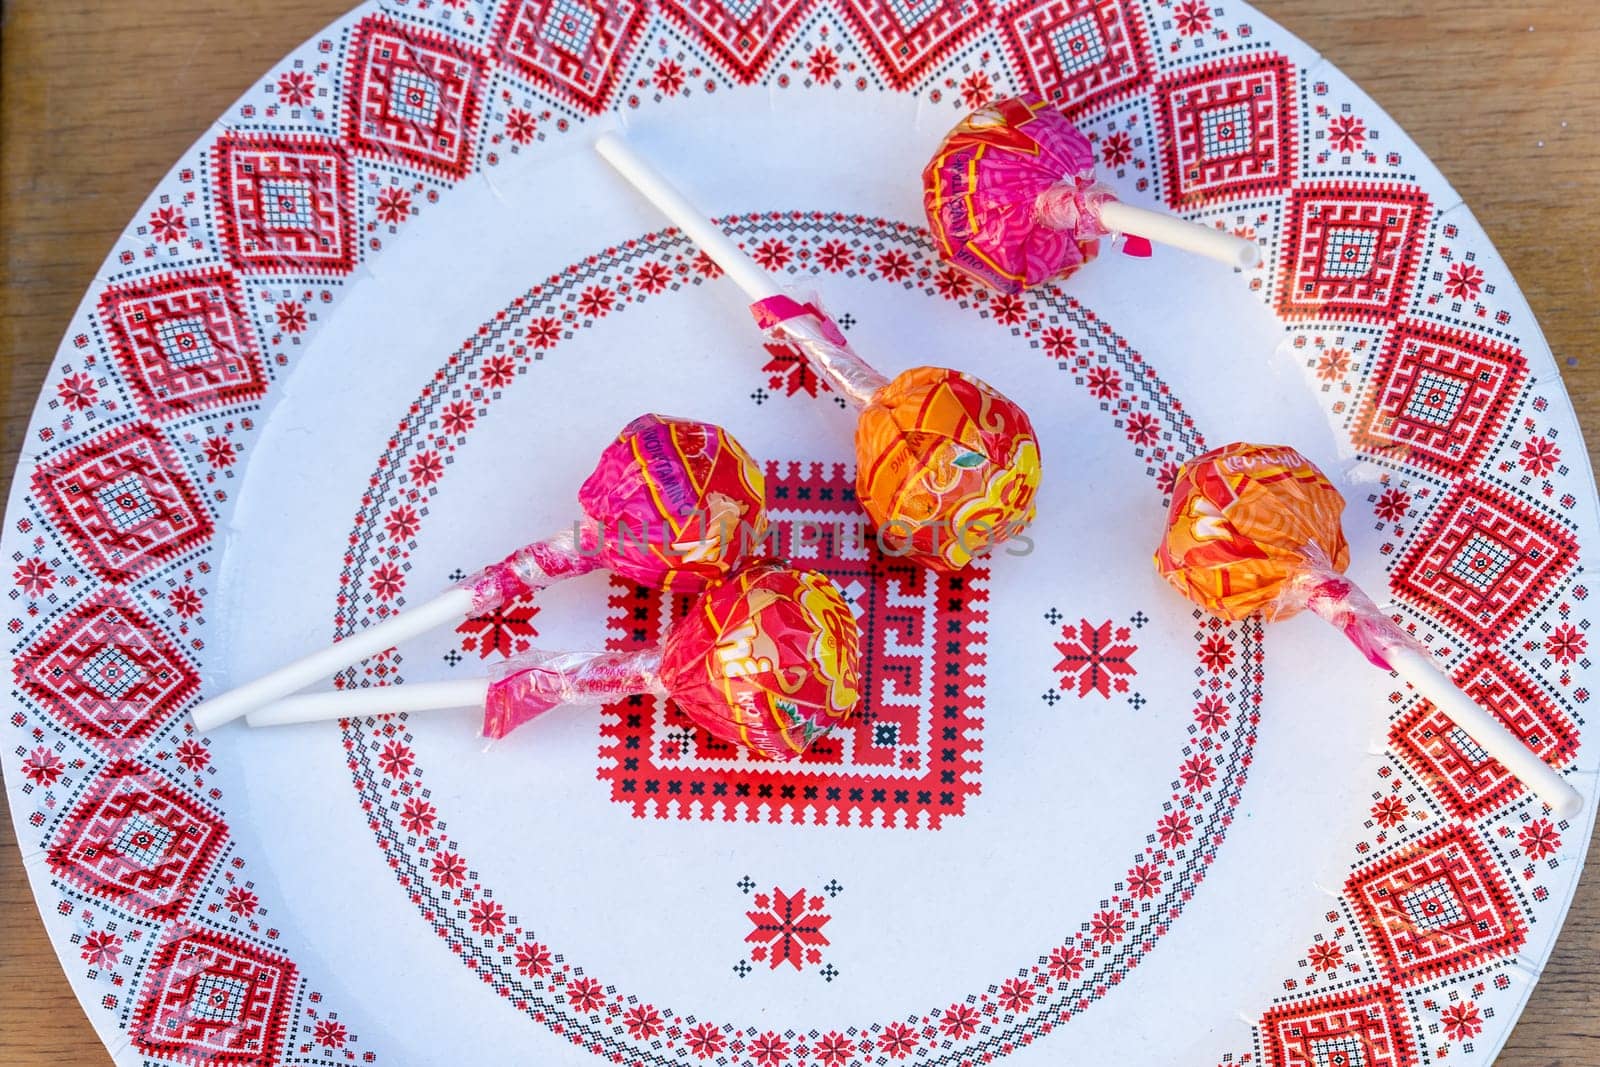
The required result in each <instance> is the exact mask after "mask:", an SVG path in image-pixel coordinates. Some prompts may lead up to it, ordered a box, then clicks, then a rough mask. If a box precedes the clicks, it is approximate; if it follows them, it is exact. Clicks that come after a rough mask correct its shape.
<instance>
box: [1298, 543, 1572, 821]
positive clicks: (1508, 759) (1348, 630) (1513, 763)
mask: <svg viewBox="0 0 1600 1067" xmlns="http://www.w3.org/2000/svg"><path fill="white" fill-rule="evenodd" d="M1308 580H1309V582H1310V583H1311V584H1310V586H1309V588H1308V589H1305V600H1304V604H1305V606H1306V607H1307V608H1309V609H1310V610H1311V611H1312V612H1313V613H1315V614H1316V615H1319V616H1321V617H1322V618H1323V619H1325V620H1326V621H1328V622H1330V623H1332V624H1333V625H1334V626H1335V627H1336V628H1338V629H1340V630H1342V631H1344V635H1345V636H1346V637H1348V638H1350V640H1351V641H1352V642H1353V643H1354V644H1355V646H1356V647H1357V648H1359V649H1361V651H1362V652H1363V653H1364V654H1365V655H1366V656H1367V658H1368V659H1370V660H1372V661H1373V662H1374V663H1376V664H1377V665H1378V666H1380V667H1388V668H1389V669H1390V670H1392V671H1394V672H1395V673H1396V674H1398V675H1399V676H1400V677H1401V678H1402V679H1404V680H1405V681H1407V682H1409V683H1410V684H1411V688H1413V689H1415V690H1416V691H1417V693H1418V694H1420V695H1421V696H1422V697H1424V698H1425V699H1427V700H1428V701H1429V702H1430V703H1431V704H1433V706H1434V707H1436V708H1438V709H1439V710H1440V711H1442V712H1444V714H1445V717H1446V718H1448V719H1449V720H1450V721H1451V722H1453V723H1455V724H1456V725H1457V726H1459V727H1460V728H1461V729H1462V730H1465V731H1466V732H1467V734H1468V736H1470V737H1471V738H1472V740H1473V741H1475V742H1476V743H1477V745H1478V747H1479V748H1481V749H1483V750H1484V752H1486V753H1488V754H1489V756H1490V757H1491V758H1492V759H1494V760H1495V761H1496V762H1497V763H1499V764H1500V766H1502V767H1504V768H1505V769H1506V770H1508V771H1510V772H1511V773H1512V774H1513V775H1515V776H1516V779H1517V780H1518V781H1519V782H1521V783H1522V784H1523V785H1524V786H1526V787H1527V788H1528V789H1529V790H1531V791H1532V792H1534V793H1535V794H1537V795H1538V797H1539V798H1540V799H1541V800H1543V801H1544V802H1545V803H1546V804H1548V805H1550V808H1551V810H1552V811H1554V812H1555V814H1556V815H1557V817H1559V818H1567V817H1568V816H1571V815H1574V814H1576V813H1577V812H1578V810H1579V809H1580V808H1582V807H1583V798H1582V797H1581V796H1579V795H1578V791H1577V790H1576V789H1574V788H1573V787H1572V784H1571V783H1570V782H1568V781H1567V780H1566V779H1565V778H1563V777H1561V775H1560V774H1559V773H1557V772H1556V770H1555V768H1553V767H1551V766H1550V765H1549V764H1548V763H1546V762H1545V761H1544V760H1543V759H1542V758H1541V757H1540V756H1539V754H1538V753H1537V752H1535V751H1533V750H1532V749H1531V748H1529V747H1528V746H1527V744H1526V743H1525V742H1524V741H1523V740H1522V738H1520V737H1518V736H1517V735H1516V734H1514V733H1512V732H1511V731H1510V730H1508V729H1506V728H1505V725H1504V724H1503V723H1502V722H1501V721H1500V720H1499V719H1497V718H1495V717H1494V716H1493V715H1492V714H1490V713H1489V712H1488V711H1486V710H1484V709H1483V708H1481V707H1479V706H1478V703H1477V701H1475V700H1473V699H1472V698H1471V697H1469V696H1468V695H1467V694H1466V693H1463V692H1462V691H1461V688H1460V687H1459V686H1457V685H1456V683H1455V682H1454V681H1452V680H1451V679H1450V678H1449V677H1448V676H1447V675H1445V674H1444V673H1443V672H1442V671H1440V670H1439V668H1438V667H1436V666H1434V663H1433V658H1432V657H1431V656H1429V655H1428V653H1427V652H1425V651H1423V650H1422V649H1421V648H1419V647H1418V646H1417V645H1416V643H1415V642H1413V641H1412V640H1411V639H1410V638H1409V637H1407V636H1406V633H1405V631H1403V630H1401V629H1400V627H1398V626H1396V625H1395V622H1394V620H1393V619H1391V618H1389V616H1387V615H1385V614H1384V613H1383V612H1382V611H1381V610H1379V608H1378V606H1377V605H1376V604H1374V603H1373V602H1372V598H1371V597H1369V596H1367V594H1366V593H1364V592H1362V590H1361V588H1360V587H1359V586H1357V585H1356V584H1355V583H1353V582H1351V581H1350V579H1348V578H1345V577H1343V576H1341V575H1338V574H1333V573H1330V572H1326V571H1324V572H1322V573H1320V574H1318V573H1316V572H1310V573H1309V574H1308Z"/></svg>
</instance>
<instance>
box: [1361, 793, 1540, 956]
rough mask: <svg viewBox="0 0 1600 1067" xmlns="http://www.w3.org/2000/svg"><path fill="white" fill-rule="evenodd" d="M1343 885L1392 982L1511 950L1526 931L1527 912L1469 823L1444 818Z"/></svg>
mask: <svg viewBox="0 0 1600 1067" xmlns="http://www.w3.org/2000/svg"><path fill="white" fill-rule="evenodd" d="M1345 890H1346V894H1347V896H1348V898H1349V900H1350V902H1351V903H1352V905H1353V906H1354V907H1355V909H1356V914H1357V916H1358V917H1359V918H1360V920H1361V926H1362V929H1363V930H1364V931H1365V932H1366V935H1367V940H1368V941H1370V942H1371V943H1372V946H1373V948H1374V949H1375V950H1376V951H1377V953H1378V957H1379V959H1380V960H1381V962H1382V967H1383V971H1384V974H1385V976H1386V977H1387V978H1388V979H1389V980H1390V981H1393V982H1395V983H1397V984H1410V983H1413V982H1421V981H1427V980H1431V979H1434V978H1440V977H1443V976H1445V975H1449V974H1454V973H1456V972H1458V971H1463V970H1467V969H1469V968H1473V967H1478V966H1480V965H1482V964H1484V963H1487V962H1489V961H1490V960H1496V959H1501V958H1503V957H1506V956H1510V955H1512V954H1514V953H1515V952H1516V951H1517V949H1518V948H1520V947H1521V946H1522V943H1523V941H1524V940H1526V938H1527V920H1526V919H1524V918H1523V915H1522V912H1521V911H1519V910H1518V909H1517V906H1516V904H1515V903H1513V901H1512V900H1511V896H1510V894H1509V893H1508V892H1507V891H1506V887H1505V883H1504V881H1503V880H1502V879H1501V877H1500V872H1499V871H1498V870H1496V868H1495V866H1494V861H1493V860H1492V859H1491V858H1490V856H1489V852H1488V850H1487V849H1486V848H1485V847H1484V844H1483V842H1481V841H1480V840H1478V837H1477V833H1476V831H1474V830H1473V829H1472V828H1471V827H1468V826H1462V825H1454V826H1447V827H1445V828H1444V829H1442V830H1439V831H1438V832H1436V833H1433V834H1430V835H1428V836H1427V837H1426V838H1424V839H1422V840H1421V841H1418V842H1417V843H1415V844H1413V845H1410V846H1408V847H1406V848H1403V849H1401V850H1400V851H1399V852H1397V853H1395V854H1394V855H1393V856H1390V857H1389V858H1388V859H1385V860H1383V861H1381V862H1379V863H1376V864H1374V865H1373V866H1371V867H1367V868H1365V869H1363V870H1359V871H1357V872H1356V873H1355V874H1353V875H1351V876H1350V881H1349V882H1348V883H1347V884H1346V886H1345Z"/></svg>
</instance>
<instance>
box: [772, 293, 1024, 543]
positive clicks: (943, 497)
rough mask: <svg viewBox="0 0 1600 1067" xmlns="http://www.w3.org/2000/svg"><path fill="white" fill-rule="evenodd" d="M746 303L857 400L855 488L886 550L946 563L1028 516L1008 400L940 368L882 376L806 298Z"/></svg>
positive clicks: (1008, 533) (1019, 424) (1020, 427)
mask: <svg viewBox="0 0 1600 1067" xmlns="http://www.w3.org/2000/svg"><path fill="white" fill-rule="evenodd" d="M751 311H752V313H753V314H754V315H755V318H756V322H757V324H758V325H760V326H761V327H762V329H763V332H765V333H766V335H767V337H768V339H769V340H771V341H774V342H780V343H789V344H793V345H795V346H796V347H798V348H800V349H801V351H802V352H804V354H805V356H806V358H807V359H808V360H809V361H810V362H811V365H812V366H813V367H815V368H816V370H817V373H818V375H819V376H821V377H822V378H823V380H825V381H827V382H828V384H829V386H830V387H832V388H834V389H835V390H836V391H838V392H839V393H840V394H841V395H842V396H844V397H845V398H846V399H847V400H849V401H850V402H852V403H853V404H854V405H855V406H856V407H857V408H858V409H859V410H860V419H859V421H858V422H857V423H856V442H855V443H856V495H857V498H858V499H859V500H860V501H861V506H862V508H863V509H864V510H865V511H866V513H867V515H868V517H870V518H871V519H872V521H873V523H874V524H875V525H876V526H877V527H878V531H879V535H880V537H881V538H882V540H883V542H884V544H885V546H886V547H887V548H888V549H889V551H890V552H894V553H899V554H902V555H907V556H910V557H912V558H914V559H916V560H917V561H918V562H920V563H922V564H923V565H924V566H928V567H933V568H935V569H937V570H945V571H956V570H960V569H961V568H962V567H965V566H966V565H967V564H968V563H969V562H970V561H971V560H972V558H973V557H974V556H975V555H979V554H981V553H983V552H985V551H987V550H989V549H990V548H991V547H993V546H994V545H997V544H999V543H1001V542H1003V541H1005V540H1006V539H1007V538H1009V537H1012V536H1015V535H1016V534H1017V533H1020V532H1021V530H1022V529H1023V528H1024V527H1025V526H1027V524H1028V523H1029V522H1031V521H1033V517H1034V510H1035V509H1034V497H1035V496H1036V495H1037V493H1038V489H1039V479H1040V465H1039V443H1038V439H1037V438H1036V437H1035V436H1034V431H1033V423H1032V422H1030V421H1029V420H1028V416H1027V413H1026V412H1024V411H1023V410H1022V409H1021V408H1020V407H1018V406H1017V405H1016V404H1014V403H1012V402H1011V401H1010V400H1008V399H1007V398H1006V397H1005V396H1003V395H1001V394H1000V393H999V392H997V391H996V390H995V389H993V388H992V387H991V386H989V385H988V384H987V383H985V382H983V381H981V380H979V379H978V378H975V377H973V376H971V375H969V374H963V373H961V372H960V371H954V370H947V369H944V368H940V367H913V368H911V369H910V370H907V371H903V372H902V373H900V374H898V375H896V376H895V377H894V379H893V380H892V381H891V380H887V379H885V378H884V377H883V376H882V375H880V374H878V373H877V372H875V371H873V370H872V369H871V368H870V367H868V366H867V365H866V363H865V362H864V361H862V359H861V357H859V356H857V355H856V354H855V352H854V351H853V350H852V349H851V348H850V344H849V342H848V341H846V340H845V337H844V334H843V333H842V332H841V331H840V330H839V327H838V326H837V324H835V323H834V321H833V320H832V319H831V318H829V317H828V314H827V313H826V312H825V311H823V310H822V308H821V305H820V303H819V302H818V301H817V300H816V299H814V298H813V299H811V300H808V301H807V302H806V303H803V304H802V303H800V302H799V301H797V300H795V299H794V298H793V297H790V296H786V295H780V296H775V297H771V298H769V299H766V300H762V301H758V302H757V303H755V304H753V305H751Z"/></svg>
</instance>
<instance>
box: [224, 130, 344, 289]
mask: <svg viewBox="0 0 1600 1067" xmlns="http://www.w3.org/2000/svg"><path fill="white" fill-rule="evenodd" d="M212 162H213V166H214V168H215V170H214V173H215V176H216V193H215V202H216V211H217V216H218V220H219V222H220V223H221V230H222V237H223V242H224V244H225V245H226V247H227V248H228V250H229V252H230V253H231V254H232V256H233V258H234V260H235V262H237V263H238V265H239V268H240V269H241V270H244V271H247V272H248V271H260V272H269V273H276V274H348V273H350V271H351V270H353V269H354V268H355V264H356V246H355V236H354V217H355V193H354V177H353V175H352V174H351V170H350V161H349V159H348V158H346V156H345V154H344V149H343V148H342V147H341V145H340V143H339V142H337V141H330V140H327V139H325V138H320V137H293V136H288V135H269V134H228V135H227V136H224V137H222V138H220V139H219V140H218V141H217V143H216V145H215V146H214V147H213V148H212Z"/></svg>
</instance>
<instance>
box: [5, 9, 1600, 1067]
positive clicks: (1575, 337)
mask: <svg viewBox="0 0 1600 1067" xmlns="http://www.w3.org/2000/svg"><path fill="white" fill-rule="evenodd" d="M0 2H4V12H5V21H4V23H3V26H0V34H3V50H4V52H3V60H4V68H3V73H0V108H3V121H0V129H3V131H4V148H3V155H4V161H3V164H0V166H3V184H0V190H3V199H4V202H3V204H0V241H4V244H5V255H4V256H0V292H3V293H4V305H3V307H0V352H3V353H4V355H3V357H0V404H3V405H4V407H3V416H0V417H3V442H0V457H3V458H0V463H3V467H0V483H5V484H9V482H10V478H11V470H12V466H13V464H14V463H15V459H16V455H17V451H18V449H19V447H20V445H21V441H22V435H23V433H24V431H25V429H26V425H27V420H28V415H29V412H30V410H31V409H32V407H33V403H34V399H35V397H36V396H37V394H38V390H39V383H40V381H41V379H42V378H43V376H44V372H45V368H46V367H47V366H48V365H49V363H50V360H51V358H52V357H53V355H54V353H55V350H56V345H57V344H58V343H59V342H60V339H61V333H62V330H63V329H64V328H65V325H66V323H67V320H68V317H69V316H70V315H71V313H72V311H73V308H74V307H75V306H76V304H77V302H78V300H79V299H80V298H81V297H82V295H83V292H84V290H85V288H86V287H87V286H88V284H89V282H90V280H91V279H92V278H93V277H94V273H95V269H96V268H97V267H98V266H99V264H100V261H101V259H102V258H104V256H105V254H106V250H107V248H108V247H109V246H110V244H111V242H112V239H113V237H114V236H115V235H116V234H118V233H120V232H121V229H122V227H123V226H124V225H125V224H126V223H127V222H128V220H129V218H130V217H131V216H132V214H133V211H134V209H135V208H136V207H137V206H138V205H139V203H140V201H141V200H142V199H143V198H144V196H145V195H146V194H148V192H149V191H150V189H152V188H153V187H154V186H155V184H156V182H157V181H158V180H159V179H160V178H161V176H162V175H163V174H164V173H165V172H166V170H167V168H168V167H169V166H171V165H172V162H173V160H175V159H177V158H178V155H179V154H180V153H181V152H182V151H183V150H184V149H185V148H187V147H188V146H189V144H190V143H191V142H192V141H193V140H194V139H195V137H196V136H198V135H199V134H200V133H201V132H202V131H204V130H205V128H206V127H207V125H209V124H210V122H211V121H212V120H213V119H214V118H216V117H217V116H218V115H219V114H221V113H222V112H223V110H224V109H225V108H226V107H227V106H228V105H229V103H231V102H232V101H233V100H234V98H235V97H237V96H238V95H239V94H240V93H241V92H243V91H244V90H245V89H246V88H248V87H249V86H250V85H251V84H252V83H253V82H254V80H255V79H256V78H257V77H258V76H259V75H260V74H261V73H262V72H263V71H265V70H266V69H267V68H268V67H269V66H270V65H271V64H273V63H274V62H276V61H277V60H278V59H280V58H281V57H282V56H284V55H285V54H286V53H288V52H289V51H290V50H291V49H292V48H293V47H295V46H296V45H298V44H299V43H300V42H301V41H302V40H304V39H305V38H307V37H309V36H310V35H311V34H313V33H315V32H316V31H317V30H318V29H320V28H321V27H322V26H323V25H325V24H326V23H328V22H329V21H331V20H332V19H333V18H334V17H335V16H337V15H338V14H339V13H340V12H341V11H342V10H343V9H344V8H345V7H346V3H345V0H231V2H228V3H223V2H221V0H121V2H118V3H103V2H101V3H96V2H91V0H0ZM1222 2H1224V3H1226V2H1228V0H1222ZM1257 2H1258V6H1259V7H1260V8H1261V9H1262V10H1264V11H1265V12H1266V13H1267V14H1268V15H1270V16H1272V17H1274V18H1276V19H1278V20H1279V21H1280V22H1282V23H1283V24H1284V25H1286V26H1287V27H1288V28H1289V29H1290V30H1292V31H1294V32H1296V33H1297V34H1299V36H1300V37H1302V38H1303V39H1305V40H1306V41H1308V42H1310V43H1311V44H1312V46H1314V47H1315V48H1317V49H1318V50H1319V51H1320V52H1322V54H1324V55H1325V56H1327V57H1328V58H1330V59H1331V60H1332V61H1333V62H1334V63H1336V64H1337V65H1338V66H1339V67H1341V68H1342V69H1343V70H1344V71H1345V72H1346V73H1347V74H1349V75H1350V76H1351V77H1352V78H1354V79H1355V81H1356V82H1357V83H1358V84H1360V85H1361V86H1362V87H1363V88H1365V89H1366V90H1367V91H1368V92H1369V93H1371V94H1372V96H1373V97H1374V98H1376V99H1377V101H1378V103H1379V104H1381V105H1382V106H1383V107H1384V108H1385V109H1387V110H1388V111H1389V113H1390V114H1391V115H1393V116H1394V118H1395V119H1396V120H1397V121H1398V123H1399V124H1400V126H1401V127H1402V128H1404V129H1405V130H1406V131H1407V132H1408V133H1410V134H1411V136H1412V137H1413V138H1415V140H1416V141H1417V143H1418V144H1420V145H1421V146H1422V148H1423V150H1424V151H1425V152H1427V153H1428V155H1429V156H1430V157H1431V158H1432V159H1433V161H1434V162H1435V163H1436V164H1437V165H1438V166H1439V168H1440V169H1441V170H1443V171H1444V173H1445V174H1446V175H1447V176H1448V177H1449V178H1450V180H1451V181H1452V182H1453V183H1454V184H1455V186H1456V188H1457V189H1458V190H1460V192H1461V194H1462V196H1463V197H1464V198H1465V199H1466V201H1467V203H1468V204H1470V205H1471V206H1472V208H1473V210H1474V212H1476V214H1477V215H1478V217H1479V218H1480V219H1481V220H1482V221H1483V224H1484V226H1485V227H1486V228H1487V229H1488V231H1489V234H1490V236H1491V237H1492V238H1493V239H1494V241H1495V244H1496V246H1497V247H1498V249H1499V250H1500V252H1501V253H1502V254H1503V255H1504V256H1505V259H1506V261H1507V262H1508V263H1509V264H1510V266H1511V269H1512V271H1513V273H1514V274H1515V275H1516V278H1517V280H1518V282H1519V283H1520V284H1521V286H1522V290H1523V292H1524V294H1526V296H1527V299H1528V302H1529V304H1531V305H1532V306H1533V310H1534V312H1535V314H1536V315H1537V316H1538V318H1539V322H1540V324H1541V325H1542V326H1543V327H1544V331H1545V334H1546V336H1547V337H1548V338H1549V341H1550V345H1551V347H1552V348H1553V349H1554V350H1555V354H1556V358H1557V361H1558V362H1559V363H1561V364H1562V366H1563V371H1564V374H1565V377H1566V382H1567V388H1568V391H1569V392H1570V394H1571V396H1572V399H1573V403H1574V404H1576V405H1577V409H1578V414H1579V417H1580V419H1581V420H1582V421H1583V425H1584V428H1585V431H1586V433H1587V435H1588V438H1589V441H1590V455H1591V458H1593V457H1594V456H1595V455H1596V454H1597V452H1600V450H1597V449H1596V448H1595V447H1594V446H1595V444H1596V442H1600V355H1596V354H1594V353H1593V348H1592V346H1593V344H1594V341H1595V332H1594V331H1595V325H1596V323H1597V321H1600V283H1597V282H1596V277H1595V272H1596V270H1597V268H1596V267H1595V265H1594V263H1595V250H1596V249H1597V248H1600V210H1597V208H1596V202H1597V201H1600V171H1597V168H1596V162H1597V161H1600V91H1597V90H1596V88H1595V86H1596V85H1600V5H1594V4H1592V3H1590V2H1588V0H1578V2H1573V0H1532V2H1525V3H1521V4H1511V3H1507V2H1506V0H1257ZM1513 9H1515V10H1513ZM1568 357H1579V359H1578V362H1577V363H1576V365H1575V366H1566V365H1565V361H1566V359H1567V358H1568ZM1596 855H1600V853H1596ZM1595 867H1600V864H1595V865H1593V866H1591V869H1590V871H1589V873H1588V874H1587V876H1586V877H1585V878H1584V880H1583V883H1582V884H1581V885H1580V886H1579V889H1578V897H1577V901H1576V903H1575V904H1574V905H1573V908H1572V912H1571V914H1570V915H1569V916H1568V918H1567V922H1566V928H1565V931H1564V932H1563V934H1562V935H1561V939H1560V942H1559V943H1558V945H1557V947H1556V950H1555V953H1554V955H1553V956H1552V957H1551V959H1550V963H1549V966H1548V968H1547V969H1546V971H1545V974H1544V977H1543V979H1542V980H1541V981H1540V982H1539V985H1538V988H1537V989H1536V990H1535V992H1534V994H1533V998H1532V1001H1531V1002H1530V1004H1529V1006H1528V1009H1527V1011H1526V1012H1525V1013H1524V1014H1523V1016H1522V1019H1521V1021H1520V1022H1519V1023H1518V1024H1517V1027H1516V1030H1515V1032H1513V1034H1512V1035H1511V1042H1510V1044H1509V1045H1508V1046H1507V1047H1506V1051H1505V1053H1504V1055H1503V1056H1502V1057H1501V1059H1500V1063H1501V1065H1502V1067H1533V1065H1535V1064H1539V1065H1552V1067H1553V1065H1564V1067H1578V1065H1592V1064H1595V1063H1597V1062H1600V1052H1597V1049H1600V977H1597V976H1596V975H1595V973H1594V971H1593V961H1594V960H1595V959H1596V958H1600V870H1596V869H1594V868H1595ZM0 868H3V870H0V1064H6V1065H11V1067H23V1065H47V1064H48V1065H56V1064H93V1063H103V1062H105V1060H106V1056H105V1052H104V1051H103V1049H102V1048H101V1045H100V1043H99V1041H98V1040H97V1039H96V1038H95V1035H94V1032H93V1031H92V1030H91V1029H90V1027H89V1024H88V1021H87V1020H86V1018H85V1017H84V1014H83V1012H82V1010H81V1009H80V1008H79V1007H78V1004H77V1001H76V1000H75V999H74V997H73V995H72V992H71V990H70V988H69V987H68V985H67V980H66V977H65V975H63V974H62V971H61V967H60V965H59V964H58V963H57V962H56V957H55V953H54V952H53V951H52V949H51V947H50V944H49V942H48V941H47V940H46V939H45V935H44V930H43V928H42V926H41V925H40V923H39V920H38V914H37V912H36V910H35V907H34V902H33V895H32V893H31V892H30V891H29V889H28V883H27V879H26V877H25V876H24V874H23V871H22V865H21V863H20V862H19V861H18V853H17V850H16V845H15V837H14V834H13V832H12V827H11V820H10V818H9V817H5V818H0ZM380 1044H381V1042H380Z"/></svg>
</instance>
